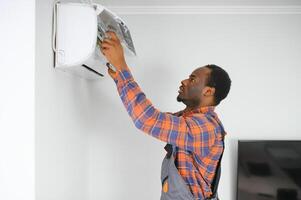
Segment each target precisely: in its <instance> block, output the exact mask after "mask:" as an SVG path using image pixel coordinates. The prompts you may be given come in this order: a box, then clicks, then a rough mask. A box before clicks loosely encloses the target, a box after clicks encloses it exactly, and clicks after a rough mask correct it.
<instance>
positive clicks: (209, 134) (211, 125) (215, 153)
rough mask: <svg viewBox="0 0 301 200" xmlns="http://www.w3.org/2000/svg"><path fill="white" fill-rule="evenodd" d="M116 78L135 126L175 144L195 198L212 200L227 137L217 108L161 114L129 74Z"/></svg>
mask: <svg viewBox="0 0 301 200" xmlns="http://www.w3.org/2000/svg"><path fill="white" fill-rule="evenodd" d="M113 79H114V81H115V83H116V85H117V90H118V92H119V95H120V97H121V100H122V102H123V104H124V106H125V108H126V110H127V112H128V114H129V115H130V117H131V118H132V120H133V122H134V124H135V126H136V127H137V128H138V129H140V130H142V131H143V132H145V133H147V134H149V135H151V136H153V137H155V138H157V139H159V140H161V141H164V142H167V143H169V144H172V145H175V146H176V151H175V154H174V156H175V165H176V166H177V168H178V171H179V173H180V175H181V176H182V177H183V179H184V181H185V182H186V184H187V186H188V188H189V189H190V191H191V193H192V194H193V196H194V197H195V199H200V200H202V199H204V198H205V197H209V196H210V195H211V194H212V191H211V183H212V180H213V177H214V174H215V170H216V166H217V163H218V161H219V158H220V156H221V154H222V152H223V149H224V143H223V137H224V135H226V132H225V131H224V128H223V125H222V124H221V122H220V120H219V119H218V117H217V115H216V113H215V112H214V107H213V106H209V107H201V108H199V109H196V110H192V111H190V112H184V111H180V112H178V113H176V114H170V113H166V112H160V111H159V110H157V109H156V108H155V107H154V106H153V105H152V103H151V102H150V100H148V99H147V98H146V96H145V94H144V93H143V92H142V91H141V89H140V87H139V86H138V84H137V83H136V82H135V80H134V79H133V77H132V74H131V72H130V71H128V70H123V71H117V72H116V74H115V76H114V77H113Z"/></svg>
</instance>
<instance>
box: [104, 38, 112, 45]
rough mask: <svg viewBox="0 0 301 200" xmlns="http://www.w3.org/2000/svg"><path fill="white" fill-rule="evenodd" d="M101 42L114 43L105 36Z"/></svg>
mask: <svg viewBox="0 0 301 200" xmlns="http://www.w3.org/2000/svg"><path fill="white" fill-rule="evenodd" d="M103 42H106V43H109V44H111V45H114V42H113V41H112V40H110V39H107V38H106V39H104V40H103Z"/></svg>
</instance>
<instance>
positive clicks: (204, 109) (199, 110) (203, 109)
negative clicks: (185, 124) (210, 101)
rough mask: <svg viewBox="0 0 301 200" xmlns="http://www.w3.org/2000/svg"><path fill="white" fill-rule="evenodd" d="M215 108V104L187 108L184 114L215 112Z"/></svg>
mask: <svg viewBox="0 0 301 200" xmlns="http://www.w3.org/2000/svg"><path fill="white" fill-rule="evenodd" d="M214 109H215V106H204V107H199V108H195V109H193V110H187V111H185V110H184V112H183V114H184V115H186V116H187V115H189V114H193V113H203V114H205V113H207V112H213V111H214Z"/></svg>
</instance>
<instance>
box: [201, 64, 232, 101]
mask: <svg viewBox="0 0 301 200" xmlns="http://www.w3.org/2000/svg"><path fill="white" fill-rule="evenodd" d="M206 67H207V68H209V69H210V70H211V73H210V75H209V77H208V79H207V86H209V87H214V88H215V93H214V101H215V105H218V104H219V103H220V102H221V101H222V100H223V99H224V98H226V97H227V95H228V93H229V91H230V87H231V79H230V77H229V75H228V73H227V72H226V71H225V70H224V69H223V68H221V67H219V66H217V65H214V64H209V65H207V66H206Z"/></svg>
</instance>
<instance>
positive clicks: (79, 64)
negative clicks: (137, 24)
mask: <svg viewBox="0 0 301 200" xmlns="http://www.w3.org/2000/svg"><path fill="white" fill-rule="evenodd" d="M53 15H54V17H53V19H54V20H53V38H52V40H53V41H52V42H53V44H52V45H53V51H54V56H55V57H54V67H55V68H56V69H61V70H63V71H69V72H71V73H74V74H77V75H79V76H81V77H84V78H86V79H99V76H103V74H104V73H105V71H106V70H107V63H108V62H107V60H106V58H105V56H104V55H102V53H101V52H100V50H99V47H98V44H97V43H98V42H97V38H98V39H100V40H102V39H103V38H104V37H105V32H106V31H109V30H110V31H114V32H115V33H116V34H117V36H118V38H119V39H120V41H121V44H122V46H123V49H124V52H125V55H126V56H135V55H136V52H135V48H134V44H133V41H132V38H131V34H130V31H129V29H128V27H127V26H126V25H125V23H124V21H123V20H122V19H121V18H119V17H118V16H117V15H116V14H114V13H113V12H111V11H110V10H108V9H107V8H105V7H104V6H102V5H100V4H88V3H62V2H55V3H54V8H53ZM111 67H113V66H111Z"/></svg>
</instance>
